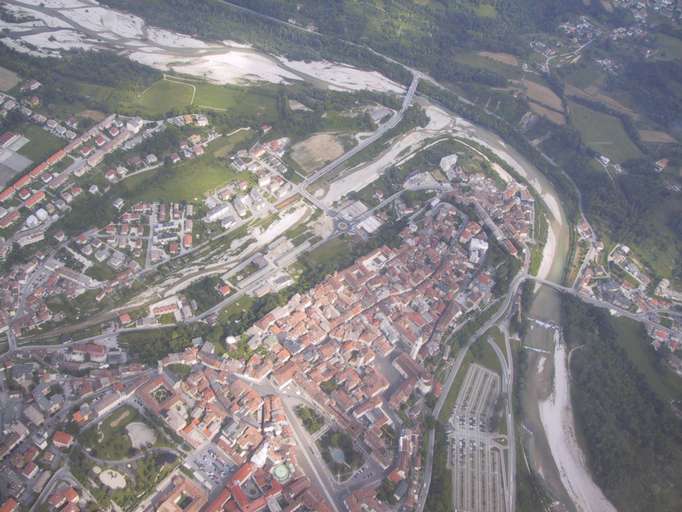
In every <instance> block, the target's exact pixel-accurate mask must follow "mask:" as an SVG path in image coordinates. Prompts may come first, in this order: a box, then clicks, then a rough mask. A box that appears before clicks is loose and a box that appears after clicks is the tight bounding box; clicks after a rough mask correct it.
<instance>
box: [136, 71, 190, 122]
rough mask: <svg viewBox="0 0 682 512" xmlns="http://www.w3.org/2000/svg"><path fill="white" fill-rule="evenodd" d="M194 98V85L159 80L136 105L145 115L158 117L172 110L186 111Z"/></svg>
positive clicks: (141, 96)
mask: <svg viewBox="0 0 682 512" xmlns="http://www.w3.org/2000/svg"><path fill="white" fill-rule="evenodd" d="M193 96H194V86H193V85H190V84H181V83H178V82H171V81H168V80H159V81H158V82H156V83H155V84H154V85H152V86H151V87H150V88H149V89H147V90H146V91H144V92H143V93H142V94H140V95H139V96H138V97H137V101H136V104H137V106H138V108H139V109H140V110H141V111H142V112H144V113H145V114H147V115H149V116H151V117H157V116H162V115H163V114H165V113H167V112H170V111H172V110H177V111H181V110H184V109H185V108H186V107H189V106H190V105H191V104H192V98H193Z"/></svg>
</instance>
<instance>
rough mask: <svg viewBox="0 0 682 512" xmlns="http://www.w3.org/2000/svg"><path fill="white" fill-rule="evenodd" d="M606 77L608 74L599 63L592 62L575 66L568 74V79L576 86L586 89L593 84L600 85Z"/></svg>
mask: <svg viewBox="0 0 682 512" xmlns="http://www.w3.org/2000/svg"><path fill="white" fill-rule="evenodd" d="M605 79H606V74H605V73H604V71H602V69H601V68H600V67H599V65H597V64H595V63H592V62H590V63H589V64H582V65H580V66H578V67H575V68H574V70H573V71H571V73H570V74H569V75H567V76H566V81H567V82H569V83H570V84H572V85H575V86H576V87H580V88H581V89H585V88H586V87H590V86H591V85H594V86H599V85H601V84H602V83H603V82H604V80H605Z"/></svg>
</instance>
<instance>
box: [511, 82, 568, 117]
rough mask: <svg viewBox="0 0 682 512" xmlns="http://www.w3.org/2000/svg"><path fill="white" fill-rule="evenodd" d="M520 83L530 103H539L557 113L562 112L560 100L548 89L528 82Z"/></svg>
mask: <svg viewBox="0 0 682 512" xmlns="http://www.w3.org/2000/svg"><path fill="white" fill-rule="evenodd" d="M521 83H522V84H523V86H524V88H525V89H526V95H528V98H529V99H530V100H531V101H534V102H536V103H541V104H542V105H544V106H546V107H549V108H551V109H554V110H557V111H559V112H563V111H564V109H563V105H562V104H561V98H559V96H557V95H556V94H555V93H554V91H553V90H552V89H550V88H549V87H546V86H544V85H540V84H538V83H536V82H532V81H530V80H522V81H521Z"/></svg>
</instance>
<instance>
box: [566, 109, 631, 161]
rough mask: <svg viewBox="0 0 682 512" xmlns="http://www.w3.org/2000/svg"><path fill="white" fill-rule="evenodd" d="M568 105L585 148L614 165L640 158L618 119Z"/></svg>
mask: <svg viewBox="0 0 682 512" xmlns="http://www.w3.org/2000/svg"><path fill="white" fill-rule="evenodd" d="M568 103H569V108H570V113H571V121H572V123H573V125H574V126H575V128H576V129H577V130H578V132H580V136H581V137H582V140H583V142H584V143H585V144H587V146H589V147H590V148H592V149H593V150H594V151H596V152H598V153H601V154H603V155H606V156H607V157H609V158H610V159H611V160H613V161H614V162H616V163H622V162H624V161H626V160H630V159H631V158H639V157H641V156H642V153H641V152H640V151H639V149H638V148H637V146H635V144H634V143H633V142H632V141H631V140H630V137H628V134H627V133H625V129H624V128H623V123H622V122H621V121H620V119H618V118H617V117H613V116H610V115H608V114H603V113H601V112H597V111H596V110H591V109H589V108H587V107H584V106H582V105H580V104H579V103H576V102H573V101H569V102H568Z"/></svg>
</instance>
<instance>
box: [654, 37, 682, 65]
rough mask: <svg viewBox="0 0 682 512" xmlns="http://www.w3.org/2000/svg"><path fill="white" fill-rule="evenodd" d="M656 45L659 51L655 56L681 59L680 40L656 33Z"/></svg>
mask: <svg viewBox="0 0 682 512" xmlns="http://www.w3.org/2000/svg"><path fill="white" fill-rule="evenodd" d="M655 37H656V47H657V48H659V49H660V50H659V52H658V53H657V55H656V58H658V59H661V60H677V59H682V40H680V39H678V38H676V37H672V36H669V35H666V34H656V36H655Z"/></svg>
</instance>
